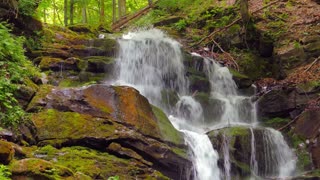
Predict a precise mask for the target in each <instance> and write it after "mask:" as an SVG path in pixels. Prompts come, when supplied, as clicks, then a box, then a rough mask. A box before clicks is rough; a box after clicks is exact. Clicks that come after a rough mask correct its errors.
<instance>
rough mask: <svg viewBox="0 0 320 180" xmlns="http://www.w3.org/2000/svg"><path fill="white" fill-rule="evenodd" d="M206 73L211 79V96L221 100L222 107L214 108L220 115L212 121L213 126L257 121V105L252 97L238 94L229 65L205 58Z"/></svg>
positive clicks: (220, 126) (219, 126)
mask: <svg viewBox="0 0 320 180" xmlns="http://www.w3.org/2000/svg"><path fill="white" fill-rule="evenodd" d="M205 73H206V74H207V76H208V78H209V81H210V86H211V98H212V99H215V100H217V101H220V102H221V106H220V108H217V109H213V111H215V113H216V114H218V117H217V118H216V119H214V121H212V125H213V127H215V128H222V127H227V126H231V125H244V124H247V125H248V124H249V125H251V124H255V123H257V118H256V110H255V107H256V105H255V104H254V103H253V102H252V100H251V97H246V96H241V95H239V94H238V92H237V85H236V84H235V82H234V81H233V79H232V75H231V73H230V72H229V70H228V68H227V67H222V66H220V65H219V64H218V63H217V62H215V61H213V60H210V59H205Z"/></svg>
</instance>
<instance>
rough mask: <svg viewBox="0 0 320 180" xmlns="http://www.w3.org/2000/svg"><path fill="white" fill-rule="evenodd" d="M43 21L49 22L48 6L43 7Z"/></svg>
mask: <svg viewBox="0 0 320 180" xmlns="http://www.w3.org/2000/svg"><path fill="white" fill-rule="evenodd" d="M43 22H44V23H47V11H46V8H44V9H43Z"/></svg>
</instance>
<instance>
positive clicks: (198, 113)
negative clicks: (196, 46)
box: [113, 29, 295, 180]
mask: <svg viewBox="0 0 320 180" xmlns="http://www.w3.org/2000/svg"><path fill="white" fill-rule="evenodd" d="M118 42H119V44H120V50H119V53H118V56H117V65H116V70H115V81H114V82H113V84H116V85H128V86H132V87H134V88H136V89H138V90H139V91H140V93H141V94H142V95H144V96H146V97H147V98H148V100H149V101H150V102H151V103H152V104H154V105H157V106H159V107H161V108H163V109H164V110H165V111H166V113H167V115H168V116H169V119H170V121H171V123H172V124H173V125H174V126H175V128H176V129H178V130H180V131H181V132H183V133H184V135H185V137H184V138H185V142H186V143H187V144H188V146H189V148H190V156H191V159H192V162H193V166H194V175H193V177H194V179H199V180H214V179H233V177H236V178H240V179H241V178H244V177H250V176H252V175H256V176H260V177H262V178H264V177H273V178H274V177H275V178H277V177H278V178H279V177H286V176H290V175H291V174H292V173H293V171H294V169H295V155H294V153H293V152H292V150H291V149H290V148H289V146H288V145H287V144H286V142H285V140H284V138H283V136H282V135H281V133H280V132H278V131H275V130H273V129H268V128H262V127H256V126H257V124H258V121H257V115H256V105H255V103H254V102H253V100H252V98H251V97H250V96H245V95H242V94H240V93H239V92H238V90H237V86H236V84H235V83H234V81H233V80H232V75H231V74H230V72H229V70H228V68H227V67H222V66H220V65H219V64H218V63H216V62H215V61H213V60H210V59H206V58H203V61H204V62H203V63H204V72H205V74H206V76H207V78H208V79H209V82H210V88H211V90H210V97H209V98H210V99H212V100H214V101H215V102H216V103H218V105H217V106H215V107H216V108H213V109H210V111H213V114H214V116H213V117H211V118H210V119H209V120H208V119H206V120H205V119H204V116H203V108H208V107H202V106H201V104H200V103H199V102H197V101H196V100H195V99H194V98H193V96H192V95H191V92H189V90H188V89H189V82H188V79H187V78H186V75H185V74H186V70H185V68H184V63H183V56H182V52H181V47H180V44H179V43H178V42H176V41H174V40H172V39H170V38H169V37H167V36H166V35H165V34H164V33H163V32H161V31H160V30H157V29H150V30H146V31H140V32H131V33H128V34H127V35H124V36H123V38H122V39H119V41H118ZM168 90H169V91H174V92H175V93H176V94H177V95H178V99H179V100H178V102H177V103H176V105H175V106H168V105H167V104H166V101H165V100H164V99H165V98H166V97H167V96H166V95H165V93H166V92H167V91H168ZM239 125H241V127H238V126H239ZM236 128H241V132H244V134H241V133H239V130H238V129H236ZM209 131H210V132H209ZM221 132H222V138H220V133H221ZM207 134H208V135H209V136H208V135H207ZM219 138H220V139H219ZM258 141H259V142H258ZM237 143H239V144H237ZM239 147H243V149H237V148H239ZM221 150H222V151H221ZM235 151H238V153H239V152H241V153H243V154H246V155H245V156H246V157H247V158H243V157H240V161H241V163H245V164H244V165H242V167H243V166H246V167H248V168H247V170H248V172H247V173H238V174H237V173H235V170H234V168H235V167H237V168H238V169H241V168H240V166H241V165H239V162H235V161H234V160H235V155H234V154H236V153H237V152H235ZM243 156H244V155H243ZM220 160H223V163H219V161H220ZM241 163H240V164H241ZM242 169H243V168H242ZM241 171H243V170H241ZM239 174H240V175H239ZM181 179H185V177H181Z"/></svg>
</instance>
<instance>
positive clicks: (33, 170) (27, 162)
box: [9, 158, 73, 180]
mask: <svg viewBox="0 0 320 180" xmlns="http://www.w3.org/2000/svg"><path fill="white" fill-rule="evenodd" d="M9 168H10V171H11V172H12V177H13V179H14V178H15V177H16V176H17V177H27V178H31V179H48V180H55V179H65V178H67V177H72V176H73V172H72V171H71V170H70V169H68V168H66V167H63V166H60V165H55V164H53V163H51V162H49V161H45V160H42V159H37V158H27V159H22V160H19V161H13V162H12V163H11V164H10V166H9Z"/></svg>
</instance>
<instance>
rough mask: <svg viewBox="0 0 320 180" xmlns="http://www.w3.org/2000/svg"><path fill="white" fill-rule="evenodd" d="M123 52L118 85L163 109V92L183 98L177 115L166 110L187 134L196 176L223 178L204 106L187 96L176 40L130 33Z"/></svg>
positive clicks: (205, 179)
mask: <svg viewBox="0 0 320 180" xmlns="http://www.w3.org/2000/svg"><path fill="white" fill-rule="evenodd" d="M118 42H119V45H120V47H119V48H120V50H119V53H118V56H117V64H116V70H115V73H116V74H115V76H116V81H115V82H114V84H115V85H128V86H132V87H134V88H136V89H138V90H139V91H140V93H141V94H142V95H144V96H145V97H147V98H148V100H149V101H150V102H151V103H152V104H155V105H157V106H160V107H161V108H165V107H166V105H165V104H164V102H163V93H165V91H167V90H172V91H175V92H177V94H178V95H179V96H180V99H179V102H178V103H177V105H176V108H175V109H176V110H175V112H174V113H175V116H172V115H171V116H170V114H168V112H170V109H165V110H166V112H167V115H169V119H170V120H171V122H172V124H173V125H174V126H175V127H176V128H177V129H178V130H179V131H181V132H183V133H184V135H185V136H184V137H185V142H186V143H187V144H188V146H189V147H190V149H191V151H192V152H191V154H192V162H193V166H194V169H195V172H194V175H195V178H196V179H199V180H215V179H217V180H218V179H219V177H220V170H219V168H218V164H217V161H218V159H219V157H218V153H217V151H215V150H214V149H213V147H212V144H211V142H210V140H209V138H208V136H207V135H206V134H205V131H204V130H202V129H201V128H197V125H199V127H200V126H201V125H203V115H202V107H201V105H200V104H199V103H198V102H196V101H195V100H194V99H193V98H192V97H191V96H188V90H187V89H188V87H189V85H188V81H187V79H186V77H185V70H184V65H183V62H182V60H183V59H182V54H181V49H180V48H181V47H180V44H179V43H178V42H177V41H174V40H172V39H171V38H169V37H167V36H166V35H165V34H164V33H163V32H162V31H160V30H157V29H150V30H146V31H140V32H135V33H132V32H131V33H128V34H127V35H124V36H123V38H122V39H119V41H118Z"/></svg>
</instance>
